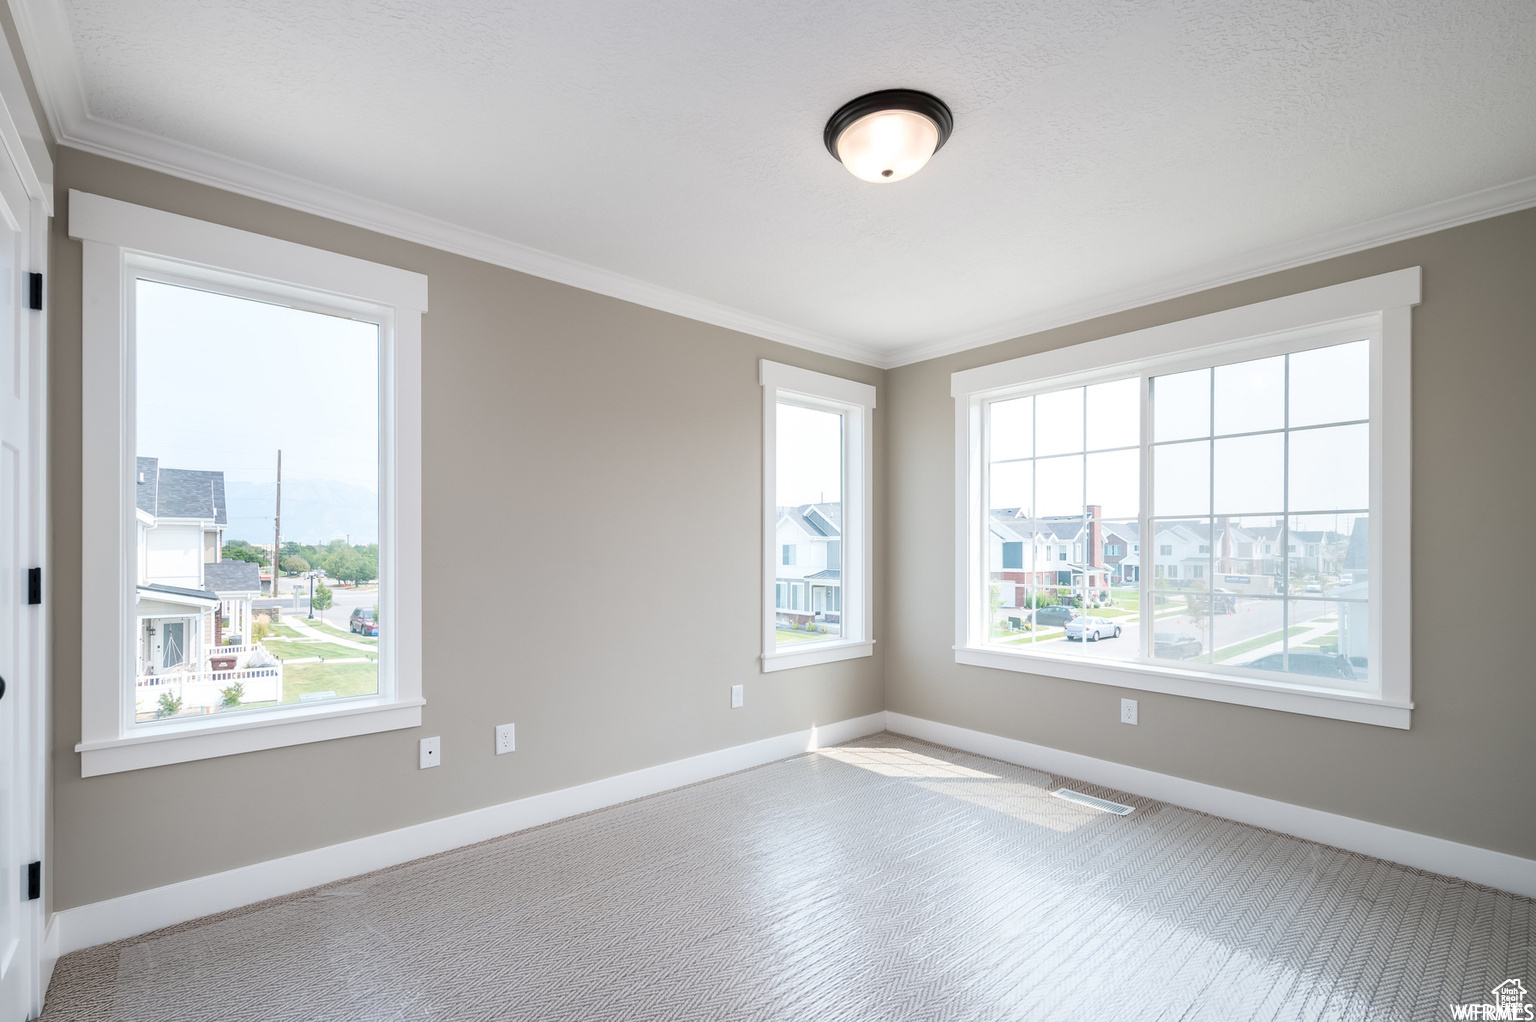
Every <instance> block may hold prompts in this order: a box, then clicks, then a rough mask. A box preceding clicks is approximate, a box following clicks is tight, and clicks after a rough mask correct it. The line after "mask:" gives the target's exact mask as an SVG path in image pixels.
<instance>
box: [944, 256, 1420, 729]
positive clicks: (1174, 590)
mask: <svg viewBox="0 0 1536 1022" xmlns="http://www.w3.org/2000/svg"><path fill="white" fill-rule="evenodd" d="M1417 280H1418V278H1417V271H1402V272H1401V273H1399V274H1389V275H1386V276H1384V277H1381V278H1372V279H1371V280H1368V281H1359V282H1355V283H1353V284H1349V285H1340V286H1339V287H1338V288H1329V289H1324V290H1323V291H1320V292H1312V293H1310V294H1308V295H1300V296H1293V297H1292V298H1290V299H1282V300H1280V301H1279V302H1274V303H1264V304H1263V305H1259V306H1251V307H1248V308H1245V309H1240V310H1233V311H1232V312H1229V313H1222V314H1217V315H1216V316H1211V317H1203V318H1202V319H1201V320H1194V321H1189V322H1188V323H1185V324H1171V325H1169V326H1167V327H1159V328H1156V329H1155V330H1152V331H1142V332H1140V333H1138V334H1134V335H1127V336H1125V337H1121V338H1110V339H1107V340H1105V341H1099V342H1093V343H1091V344H1085V345H1079V346H1078V347H1077V348H1076V349H1070V348H1069V349H1063V350H1061V351H1057V352H1048V353H1046V354H1044V355H1040V356H1031V357H1029V358H1025V359H1019V360H1016V361H1015V362H1012V363H1002V364H1000V365H997V366H987V367H983V368H982V369H978V370H970V371H967V372H964V373H957V374H955V379H954V393H955V397H956V399H957V413H958V418H957V439H958V443H959V445H960V446H959V448H958V449H957V453H958V454H959V456H960V469H961V471H960V479H959V484H960V492H959V514H960V527H961V531H962V535H961V547H960V562H959V572H958V574H957V578H958V584H959V587H960V589H959V593H958V596H959V603H960V606H959V611H960V613H959V616H958V622H957V630H958V636H957V638H958V639H959V641H958V642H957V644H956V648H957V653H956V656H957V659H958V660H959V661H960V662H963V663H972V664H979V665H985V666H994V667H1006V668H1010V669H1015V670H1024V671H1032V672H1037V673H1056V674H1060V675H1062V676H1065V677H1071V678H1077V679H1080V680H1085V681H1097V682H1104V683H1109V684H1118V685H1123V686H1126V687H1133V688H1148V689H1154V690H1159V691H1169V692H1177V693H1180V694H1186V695H1197V696H1203V697H1207V698H1215V699H1222V700H1225V701H1231V702H1248V703H1253V704H1255V705H1263V706H1271V707H1275V708H1281V709H1292V710H1298V711H1300V712H1309V713H1319V714H1322V715H1328V716H1338V717H1344V718H1347V719H1355V720H1362V721H1369V722H1375V723H1385V724H1392V725H1396V726H1407V720H1408V717H1407V710H1408V708H1409V703H1408V698H1407V695H1408V675H1407V646H1406V634H1407V617H1406V614H1407V601H1406V596H1405V595H1399V594H1404V593H1405V591H1406V590H1405V587H1406V581H1407V548H1406V536H1407V509H1406V504H1407V500H1406V468H1407V460H1406V457H1405V456H1404V452H1405V451H1406V445H1407V442H1408V436H1407V429H1408V419H1407V400H1408V393H1407V386H1406V380H1407V375H1406V372H1407V358H1408V347H1407V329H1408V312H1407V307H1408V306H1410V305H1412V304H1414V303H1416V302H1417V297H1418V295H1417ZM1340 311H1345V312H1348V313H1349V314H1348V315H1339V314H1338V313H1339V312H1340ZM1394 494H1395V495H1398V496H1399V498H1400V500H1401V503H1394V502H1393V500H1392V495H1394Z"/></svg>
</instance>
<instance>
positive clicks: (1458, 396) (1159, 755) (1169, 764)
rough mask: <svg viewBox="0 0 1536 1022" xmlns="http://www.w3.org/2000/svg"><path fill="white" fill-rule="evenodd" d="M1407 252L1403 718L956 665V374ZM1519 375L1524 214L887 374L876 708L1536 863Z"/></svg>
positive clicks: (1531, 246) (1528, 303)
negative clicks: (1409, 317)
mask: <svg viewBox="0 0 1536 1022" xmlns="http://www.w3.org/2000/svg"><path fill="white" fill-rule="evenodd" d="M1415 265H1417V266H1422V267H1423V268H1424V301H1423V304H1422V305H1421V306H1419V307H1418V308H1417V309H1416V310H1415V311H1414V316H1413V358H1414V366H1413V369H1414V371H1413V400H1414V411H1413V444H1414V453H1413V473H1414V477H1413V523H1414V540H1413V579H1414V589H1415V600H1414V614H1413V621H1414V626H1415V627H1414V639H1413V668H1414V678H1413V699H1414V702H1415V704H1416V707H1417V708H1416V709H1415V711H1414V714H1413V727H1412V729H1411V730H1408V731H1400V730H1395V729H1391V728H1384V727H1373V726H1367V725H1362V724H1351V723H1345V722H1342V721H1335V720H1325V719H1322V718H1317V717H1307V716H1301V715H1298V714H1291V713H1281V712H1277V711H1272V710H1261V709H1251V708H1247V707H1239V706H1232V705H1227V704H1223V703H1215V702H1207V701H1203V700H1197V699H1187V698H1180V697H1177V696H1165V695H1157V694H1154V693H1148V692H1142V693H1137V692H1132V691H1126V690H1121V689H1117V688H1112V687H1108V686H1103V685H1093V684H1087V683H1079V682H1072V681H1065V680H1058V679H1051V678H1045V677H1038V676H1034V675H1027V674H1016V673H1012V672H1006V671H998V670H993V669H989V668H980V667H961V666H957V665H956V664H955V662H954V654H953V653H952V651H951V649H950V647H951V646H952V645H953V643H954V596H953V594H954V549H955V543H954V534H955V533H954V529H955V515H954V478H955V474H954V473H955V468H954V402H953V400H952V399H951V398H950V396H949V376H950V373H952V372H955V371H956V370H960V369H968V368H971V367H973V366H980V365H986V364H989V363H992V362H997V361H999V360H1002V359H1007V358H1015V357H1017V356H1020V355H1026V354H1030V353H1033V352H1037V351H1044V350H1047V349H1051V348H1057V347H1061V346H1064V345H1068V344H1074V343H1078V342H1081V341H1086V340H1092V339H1094V338H1098V337H1105V336H1112V335H1115V334H1119V333H1123V332H1126V331H1129V330H1135V329H1139V328H1142V327H1147V326H1153V325H1155V324H1159V323H1167V322H1171V321H1175V320H1180V319H1185V318H1188V317H1190V316H1197V315H1201V314H1203V313H1208V312H1214V311H1217V310H1220V309H1227V308H1231V307H1233V306H1238V305H1245V304H1248V303H1250V302H1256V301H1262V300H1264V299H1268V298H1274V297H1278V296H1280V295H1286V294H1292V293H1294V292H1298V291H1305V290H1309V289H1311V288H1316V287H1322V286H1325V285H1328V284H1336V283H1339V282H1340V281H1346V280H1353V279H1355V278H1358V277H1365V276H1369V275H1371V274H1376V273H1382V272H1385V271H1388V270H1395V269H1399V268H1401V267H1404V266H1415ZM1533 388H1536V210H1527V211H1525V212H1521V213H1516V214H1511V215H1508V216H1503V217H1499V218H1497V219H1493V220H1486V221H1483V222H1480V223H1475V224H1470V225H1468V226H1465V227H1458V228H1455V229H1452V230H1448V231H1443V232H1440V233H1438V234H1433V235H1428V236H1425V237H1421V238H1415V239H1412V240H1409V241H1404V242H1400V243H1397V244H1393V245H1387V246H1383V247H1381V248H1376V249H1372V250H1370V251H1366V252H1361V253H1357V254H1354V255H1349V256H1344V257H1341V258H1338V259H1332V260H1329V261H1327V262H1323V263H1318V264H1314V265H1311V266H1305V267H1301V268H1298V269H1294V270H1288V271H1286V272H1284V273H1277V274H1273V275H1271V276H1267V277H1262V278H1259V279H1256V280H1250V281H1245V282H1243V283H1239V284H1233V285H1230V286H1227V287H1221V288H1216V289H1214V290H1210V291H1205V292H1202V293H1199V294H1195V295H1190V296H1187V297H1184V298H1179V299H1175V300H1172V301H1168V302H1163V303H1159V304H1157V305H1152V306H1147V307H1145V308H1141V309H1136V310H1133V311H1129V312H1124V313H1119V314H1117V315H1113V316H1106V317H1103V318H1101V319H1096V320H1093V321H1090V322H1087V323H1080V324H1077V325H1074V326H1070V327H1064V328H1062V329H1058V330H1050V331H1046V332H1043V333H1039V334H1033V335H1030V336H1028V337H1022V338H1017V339H1015V340H1011V341H1007V342H1004V343H1001V344H995V345H991V346H989V347H986V348H980V349H974V350H971V351H966V352H963V353H960V354H957V355H951V356H948V357H945V358H939V359H933V360H930V361H927V362H922V363H918V364H915V365H911V366H905V367H902V368H899V369H893V370H891V371H890V373H889V374H888V376H887V385H886V392H885V394H884V397H885V411H886V413H887V420H886V421H887V423H888V427H887V438H888V441H889V443H890V449H889V450H888V452H887V464H888V466H889V471H890V475H889V481H888V485H887V497H888V500H889V506H888V511H889V514H888V517H887V521H888V523H889V525H888V528H887V531H886V542H887V552H888V558H887V568H888V570H887V579H888V586H887V589H886V595H887V604H886V606H887V616H886V621H887V623H888V627H887V629H886V636H887V641H886V650H885V653H886V665H887V673H886V708H887V709H890V710H895V711H898V712H901V713H908V714H913V715H916V716H921V717H928V718H931V719H933V720H939V721H944V722H946V723H950V724H956V725H960V726H962V727H968V728H974V729H976V730H980V731H988V732H991V733H994V734H1000V735H1004V736H1006V737H1009V738H1016V739H1021V740H1024V741H1029V742H1036V743H1039V744H1041V745H1048V746H1052V747H1055V748H1059V749H1066V750H1070V751H1072V752H1077V753H1082V754H1085V755H1089V756H1097V757H1100V758H1103V759H1108V760H1114V761H1116V762H1121V763H1128V764H1132V765H1135V766H1138V767H1144V768H1146V769H1150V770H1157V771H1162V772H1165V773H1169V774H1175V775H1177V776H1180V777H1187V778H1192V779H1194V780H1198V781H1204V782H1207V783H1210V784H1216V785H1221V786H1223V787H1227V788H1235V789H1238V790H1240V791H1246V792H1252V793H1254V794H1258V795H1264V796H1268V797H1270V798H1276V799H1282V800H1284V801H1287V802H1293V803H1297V804H1299V805H1304V806H1311V807H1315V808H1317V809H1323V810H1328V811H1330V812H1336V813H1343V814H1345V815H1348V816H1353V817H1358V818H1360V819H1364V820H1372V821H1376V822H1378V823H1384V824H1389V825H1391V826H1395V827H1402V828H1405V829H1407V830H1413V831H1419V832H1421V833H1425V834H1433V835H1436V836H1439V837H1444V838H1449V839H1452V840H1455V841H1461V842H1465V843H1468V844H1473V845H1480V846H1483V847H1487V848H1493V849H1497V850H1499V851H1503V852H1509V853H1512V854H1515V855H1521V856H1526V857H1529V858H1536V794H1533V793H1536V755H1533V754H1532V738H1533V727H1536V637H1533V636H1536V544H1533V543H1532V542H1531V539H1530V537H1529V535H1528V534H1529V533H1530V531H1531V530H1530V528H1529V526H1528V524H1527V522H1528V520H1529V518H1530V516H1531V513H1532V511H1533V510H1536V393H1533ZM1127 695H1129V696H1134V697H1135V698H1137V699H1139V700H1140V703H1141V705H1140V717H1141V723H1140V724H1139V725H1138V726H1136V727H1129V726H1126V725H1123V724H1120V723H1119V722H1118V718H1119V712H1118V711H1119V700H1120V698H1121V697H1122V696H1127Z"/></svg>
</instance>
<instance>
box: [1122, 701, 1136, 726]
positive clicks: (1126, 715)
mask: <svg viewBox="0 0 1536 1022" xmlns="http://www.w3.org/2000/svg"><path fill="white" fill-rule="evenodd" d="M1120 723H1122V724H1134V723H1136V700H1134V699H1122V700H1120Z"/></svg>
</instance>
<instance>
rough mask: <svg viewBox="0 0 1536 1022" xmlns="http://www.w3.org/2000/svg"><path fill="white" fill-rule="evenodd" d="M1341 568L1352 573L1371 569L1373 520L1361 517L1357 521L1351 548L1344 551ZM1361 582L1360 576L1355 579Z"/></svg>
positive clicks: (1350, 536) (1352, 534) (1350, 543)
mask: <svg viewBox="0 0 1536 1022" xmlns="http://www.w3.org/2000/svg"><path fill="white" fill-rule="evenodd" d="M1339 567H1341V568H1348V569H1349V570H1350V571H1355V572H1364V571H1369V570H1370V569H1371V520H1370V518H1368V517H1366V516H1364V515H1361V516H1360V517H1359V518H1356V519H1355V527H1354V530H1353V531H1351V532H1350V534H1349V548H1348V549H1347V550H1345V551H1344V563H1343V564H1341V565H1339ZM1355 581H1356V582H1358V581H1360V576H1358V575H1357V576H1356V577H1355Z"/></svg>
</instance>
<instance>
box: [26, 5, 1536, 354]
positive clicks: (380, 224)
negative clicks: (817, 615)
mask: <svg viewBox="0 0 1536 1022" xmlns="http://www.w3.org/2000/svg"><path fill="white" fill-rule="evenodd" d="M9 4H10V8H11V13H12V15H13V17H14V18H15V21H16V28H17V32H18V33H19V34H20V36H21V43H22V49H23V51H24V52H25V54H26V57H27V62H28V64H29V65H30V67H31V70H32V74H33V79H34V82H35V84H36V86H37V90H38V93H39V95H40V96H41V98H42V103H43V109H44V111H45V113H46V114H47V117H48V122H49V127H50V128H51V129H52V131H53V135H54V138H55V139H56V140H57V142H58V143H59V144H60V145H65V146H69V147H72V148H75V149H79V150H82V151H84V152H89V153H95V154H96V155H99V156H106V157H109V158H111V159H115V160H121V161H122V162H124V163H129V164H133V165H134V166H139V167H144V168H146V169H148V170H154V171H159V172H161V173H164V174H169V175H172V176H174V177H179V178H182V179H184V180H187V181H193V182H196V183H198V184H204V185H208V186H210V187H213V188H218V189H221V190H223V191H227V192H233V193H235V194H238V195H245V196H248V197H250V198H253V199H260V200H262V201H264V202H270V203H273V204H274V205H279V206H284V207H287V208H289V209H295V210H298V211H300V212H304V213H311V214H313V215H315V216H320V217H324V218H326V219H328V220H335V221H337V222H339V223H345V224H349V225H351V226H354V227H361V228H363V229H365V230H370V231H374V232H377V233H379V234H384V235H388V236H390V237H394V238H400V239H401V240H404V241H411V242H415V243H417V244H420V245H426V246H428V247H430V248H435V249H438V250H440V251H444V252H449V253H452V254H455V255H462V256H465V257H467V258H470V259H476V260H479V261H481V262H486V263H491V264H493V265H496V266H504V267H506V268H508V269H512V270H517V271H518V272H520V273H527V274H529V275H531V276H535V277H542V278H544V279H546V280H552V281H555V282H557V283H561V284H569V285H570V286H572V287H577V288H581V289H582V290H584V291H592V292H594V293H597V294H601V295H607V296H608V297H610V298H617V299H620V300H622V301H627V302H632V303H634V304H636V305H643V306H646V307H648V308H652V309H656V310H658V311H661V312H669V313H672V314H674V315H677V316H682V317H684V318H686V319H693V320H698V321H699V322H703V323H709V324H711V325H714V326H719V327H724V328H725V329H727V330H735V331H738V332H740V333H744V334H750V335H752V336H755V337H762V338H765V339H767V340H770V341H777V342H779V343H782V344H788V345H791V346H793V347H796V348H802V349H805V350H807V351H815V352H819V353H821V354H824V355H830V356H833V357H835V358H841V359H846V360H848V361H851V362H858V363H861V364H864V365H869V366H874V367H875V368H877V369H895V368H897V367H898V366H904V365H911V364H912V363H915V362H923V361H927V360H928V359H933V358H939V357H941V356H943V355H951V354H954V353H956V352H960V351H965V350H968V349H970V348H979V347H984V346H986V345H989V344H996V343H998V342H999V341H1006V340H1011V339H1013V338H1015V337H1022V336H1025V335H1027V334H1032V333H1039V332H1040V331H1042V330H1051V329H1055V328H1057V327H1062V326H1070V325H1071V324H1073V323H1081V322H1083V321H1085V320H1089V319H1095V318H1097V317H1100V316H1107V315H1111V314H1113V313H1116V312H1124V311H1126V310H1128V309H1134V308H1138V307H1140V306H1144V305H1152V304H1155V303H1157V302H1162V301H1167V300H1169V299H1172V298H1178V297H1181V296H1183V295H1188V294H1194V293H1196V292H1198V291H1205V290H1209V289H1210V288H1213V287H1220V286H1222V285H1224V284H1232V283H1236V282H1238V281H1242V280H1250V279H1252V278H1254V277H1261V276H1264V275H1265V274H1269V273H1276V272H1279V271H1281V270H1288V269H1291V268H1293V267H1297V266H1304V265H1306V264H1308V263H1315V262H1319V261H1321V260H1324V259H1331V258H1333V257H1335V256H1341V255H1348V254H1349V253H1351V252H1359V251H1363V250H1365V249H1368V248H1375V247H1377V246H1379V245H1385V244H1389V243H1391V242H1394V241H1402V240H1405V239H1407V238H1413V237H1417V236H1419V235H1423V234H1431V233H1433V232H1435V231H1441V230H1445V229H1447V228H1450V227H1457V226H1460V225H1461V224H1466V223H1471V222H1473V221H1476V220H1483V219H1487V218H1488V217H1494V216H1499V215H1501V214H1503V213H1513V212H1516V211H1518V210H1522V209H1528V208H1530V207H1532V206H1536V176H1533V177H1527V178H1522V179H1520V180H1518V181H1512V182H1510V183H1508V184H1504V185H1498V186H1496V187H1493V188H1486V189H1483V190H1482V191H1477V192H1471V193H1469V194H1467V195H1462V196H1458V197H1456V198H1452V199H1446V200H1444V201H1441V202H1435V203H1431V204H1429V205H1427V206H1420V207H1418V208H1417V209H1411V210H1406V211H1404V212H1401V213H1394V214H1391V215H1390V216H1385V217H1380V218H1378V219H1375V220H1369V221H1366V222H1364V223H1360V224H1355V225H1352V226H1350V227H1344V228H1341V229H1339V230H1335V231H1329V232H1326V233H1323V234H1318V235H1313V236H1312V237H1310V238H1304V239H1301V240H1298V241H1292V242H1287V243H1284V244H1281V245H1272V246H1267V247H1265V248H1261V249H1255V250H1253V251H1251V252H1249V253H1247V254H1246V255H1243V256H1239V257H1237V258H1236V259H1223V260H1221V261H1220V262H1213V263H1208V264H1206V265H1204V266H1202V267H1200V268H1198V269H1195V270H1190V271H1187V272H1184V273H1180V274H1175V275H1173V276H1170V277H1164V278H1161V279H1159V280H1156V281H1153V282H1151V283H1148V284H1142V285H1137V286H1135V287H1131V288H1125V289H1122V290H1119V291H1115V292H1111V293H1109V294H1104V295H1098V296H1096V297H1093V298H1087V299H1083V300H1081V301H1078V302H1072V303H1068V304H1065V305H1060V306H1056V307H1054V308H1052V309H1047V310H1043V311H1040V312H1034V313H1030V314H1029V315H1027V316H1021V317H1018V318H1015V319H1009V320H1005V321H1003V322H1001V323H998V324H996V325H994V326H990V327H986V328H983V329H981V330H976V331H972V332H970V333H966V334H961V335H959V336H955V337H947V338H941V339H938V340H934V341H931V342H924V343H921V344H915V345H908V346H905V347H902V348H898V349H896V350H894V351H890V350H881V349H879V348H875V347H871V346H870V345H868V344H862V343H858V342H855V341H850V340H846V339H843V338H837V337H829V336H826V335H824V334H820V333H817V332H815V331H813V330H806V329H803V328H801V327H797V326H794V325H793V324H789V323H783V322H780V321H779V320H775V319H771V318H768V317H766V316H759V315H756V314H754V313H750V312H746V311H744V310H741V309H737V308H733V307H731V306H727V305H722V304H720V303H718V302H713V301H709V300H708V299H704V298H700V297H697V296H696V295H690V294H685V293H684V292H681V291H675V290H672V289H670V288H666V287H661V286H659V285H656V284H651V283H648V282H646V281H643V280H639V279H636V278H634V277H629V276H625V275H624V274H620V273H615V272H613V271H610V270H605V269H602V268H601V267H597V266H593V265H591V264H589V263H583V262H580V261H578V260H575V259H570V258H567V257H565V256H561V255H557V254H555V253H553V252H546V251H544V250H542V249H537V248H531V247H529V246H527V245H520V244H518V243H517V242H514V241H510V240H508V239H505V238H499V237H496V236H494V235H491V234H486V233H484V232H482V231H476V230H473V229H471V228H468V227H462V226H459V225H457V224H453V223H449V222H447V221H444V220H439V219H436V218H434V217H429V216H425V215H423V214H420V213H415V212H412V211H411V210H407V209H402V208H400V207H398V206H392V205H389V204H388V203H382V202H376V201H374V200H372V199H367V198H363V197H362V196H359V195H356V194H353V193H351V192H346V191H343V190H341V189H337V188H331V187H329V186H327V185H321V184H317V183H315V182H313V181H309V180H306V179H304V178H300V177H296V176H294V175H290V174H285V173H282V172H280V171H275V170H271V169H269V168H266V167H262V166H259V165H257V164H253V163H248V162H246V161H243V160H237V159H233V158H231V157H228V156H222V155H220V154H218V153H214V152H211V151H209V150H206V149H201V148H198V147H196V146H190V145H186V144H184V143H181V142H176V141H173V140H171V139H168V138H165V137H163V136H160V135H155V134H152V133H150V132H145V131H141V130H139V129H136V128H129V127H126V126H124V125H120V124H114V123H112V122H110V121H105V120H102V119H100V118H97V117H95V116H93V115H92V114H91V113H90V111H89V109H88V107H87V102H86V93H85V84H84V77H83V75H82V73H81V68H80V64H79V58H78V56H77V55H76V53H75V50H74V44H73V42H72V41H71V38H70V33H69V22H68V18H67V15H66V13H65V11H64V8H63V5H62V3H60V2H59V0H9Z"/></svg>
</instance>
